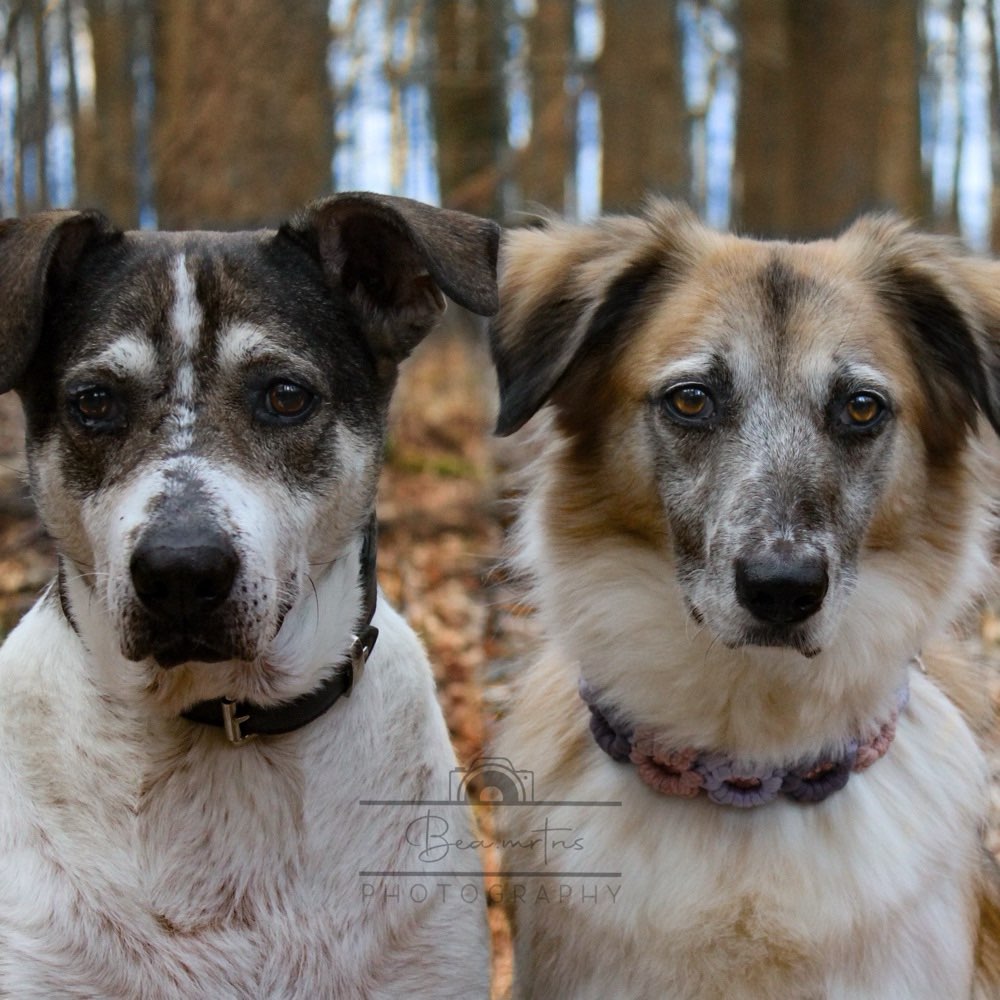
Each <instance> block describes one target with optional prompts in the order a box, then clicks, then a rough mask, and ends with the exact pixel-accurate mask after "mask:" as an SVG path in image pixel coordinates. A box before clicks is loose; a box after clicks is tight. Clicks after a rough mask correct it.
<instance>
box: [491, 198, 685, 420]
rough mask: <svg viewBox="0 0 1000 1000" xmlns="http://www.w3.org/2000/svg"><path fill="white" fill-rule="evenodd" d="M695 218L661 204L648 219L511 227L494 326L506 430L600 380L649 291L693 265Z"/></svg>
mask: <svg viewBox="0 0 1000 1000" xmlns="http://www.w3.org/2000/svg"><path fill="white" fill-rule="evenodd" d="M696 225H697V223H696V222H695V221H694V219H693V217H692V216H691V215H690V213H689V212H687V211H686V210H685V209H684V208H683V207H681V206H678V205H674V204H672V203H670V202H665V201H657V202H653V203H651V204H650V205H649V206H648V208H647V212H646V214H645V215H644V216H643V217H608V218H605V219H601V220H599V221H598V222H596V223H593V224H591V225H586V226H572V225H567V224H564V223H560V222H553V223H551V224H550V225H547V226H545V227H543V228H535V229H519V230H513V231H510V232H508V233H506V234H505V236H504V241H503V246H502V249H501V266H500V271H501V278H500V301H501V308H500V314H499V316H497V318H496V319H495V320H494V322H493V324H492V327H491V329H490V349H491V351H492V354H493V362H494V364H495V365H496V369H497V381H498V383H499V387H500V413H499V416H498V417H497V425H496V433H497V434H499V435H501V436H505V435H507V434H513V433H514V432H515V431H516V430H518V429H520V428H521V427H522V426H523V425H524V424H525V423H526V422H527V421H528V420H530V419H531V417H532V416H533V415H534V414H535V413H536V412H537V411H538V410H539V409H541V408H542V407H543V406H544V405H545V404H546V402H548V401H549V399H550V398H557V397H558V396H559V390H560V387H561V386H562V385H563V384H564V383H565V382H566V381H567V380H569V379H570V378H571V377H575V376H577V375H580V374H581V373H585V372H587V371H590V372H591V374H592V375H593V376H594V377H595V378H598V379H599V378H600V375H601V371H602V370H604V371H606V362H607V361H608V359H609V357H610V352H612V351H613V350H614V349H615V347H616V346H617V345H619V344H620V343H621V342H622V336H623V334H625V333H627V331H628V329H629V328H630V327H631V326H632V324H633V321H634V320H635V319H636V318H637V317H638V316H639V315H640V313H641V310H642V309H643V308H644V306H645V304H646V303H647V302H648V301H649V297H648V296H647V292H649V291H650V290H651V289H656V290H663V289H665V288H666V287H667V284H668V283H669V282H670V281H671V280H673V278H675V277H676V275H677V274H678V273H679V271H680V270H681V269H682V267H683V266H684V265H683V256H684V254H683V251H682V249H681V247H682V246H683V245H686V240H687V234H688V233H689V232H690V231H691V230H692V227H694V226H696Z"/></svg>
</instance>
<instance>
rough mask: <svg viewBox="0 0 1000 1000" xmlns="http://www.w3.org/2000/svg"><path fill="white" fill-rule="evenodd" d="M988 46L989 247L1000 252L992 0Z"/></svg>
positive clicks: (999, 126)
mask: <svg viewBox="0 0 1000 1000" xmlns="http://www.w3.org/2000/svg"><path fill="white" fill-rule="evenodd" d="M986 24H987V28H988V31H987V35H988V41H989V47H990V168H991V174H992V179H991V183H990V247H991V249H992V250H993V252H994V253H998V252H1000V54H998V52H997V42H998V41H1000V39H998V38H997V17H996V10H995V9H994V6H993V0H987V2H986Z"/></svg>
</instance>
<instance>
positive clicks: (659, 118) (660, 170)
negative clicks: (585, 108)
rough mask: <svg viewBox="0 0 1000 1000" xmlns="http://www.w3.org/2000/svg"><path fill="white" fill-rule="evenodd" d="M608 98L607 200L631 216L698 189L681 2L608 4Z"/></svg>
mask: <svg viewBox="0 0 1000 1000" xmlns="http://www.w3.org/2000/svg"><path fill="white" fill-rule="evenodd" d="M603 13H604V51H603V52H602V54H601V56H600V60H599V63H598V80H599V86H600V96H601V131H602V150H603V158H602V176H601V200H602V205H603V208H604V209H605V210H606V211H612V212H616V211H624V210H631V209H634V208H635V207H636V204H637V203H638V202H640V201H641V200H642V198H643V197H644V196H645V195H646V194H647V193H650V192H659V193H662V194H667V195H671V196H674V197H682V198H683V197H686V196H687V195H688V192H689V189H690V177H691V166H690V158H689V152H688V150H689V142H688V133H689V128H688V120H687V111H686V107H685V102H684V75H683V71H682V64H681V44H680V29H679V26H678V21H677V4H676V0H628V2H620V0H605V2H604V4H603Z"/></svg>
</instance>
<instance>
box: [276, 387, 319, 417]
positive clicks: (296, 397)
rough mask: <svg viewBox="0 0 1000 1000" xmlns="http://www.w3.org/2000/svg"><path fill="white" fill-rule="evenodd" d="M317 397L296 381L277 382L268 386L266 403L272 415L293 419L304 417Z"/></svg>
mask: <svg viewBox="0 0 1000 1000" xmlns="http://www.w3.org/2000/svg"><path fill="white" fill-rule="evenodd" d="M315 398H316V397H315V396H314V395H313V393H311V392H310V391H309V390H308V389H306V388H304V387H303V386H301V385H296V384H295V383H294V382H275V383H273V384H272V385H270V386H269V387H268V389H267V391H266V393H265V397H264V403H265V407H266V409H267V412H268V414H269V415H270V416H271V417H277V418H279V419H284V420H292V419H294V418H295V417H304V416H305V415H306V414H307V413H308V412H309V410H310V409H312V405H313V401H314V400H315Z"/></svg>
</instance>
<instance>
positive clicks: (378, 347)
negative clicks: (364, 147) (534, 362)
mask: <svg viewBox="0 0 1000 1000" xmlns="http://www.w3.org/2000/svg"><path fill="white" fill-rule="evenodd" d="M281 231H282V233H283V234H285V235H291V236H293V237H295V238H298V239H300V240H302V241H304V242H305V243H306V244H307V245H308V246H310V248H312V249H313V250H314V251H315V252H317V253H318V255H319V258H320V261H321V262H322V264H323V270H324V272H325V273H326V276H327V280H328V281H329V282H330V283H331V284H333V285H334V286H336V287H338V288H341V289H342V290H343V291H344V292H345V293H346V294H347V296H348V297H349V298H350V299H351V300H352V301H353V302H354V304H355V305H356V306H357V308H358V309H359V310H360V311H361V313H362V316H363V317H364V319H365V321H366V333H367V334H368V336H369V337H370V338H371V339H372V346H373V348H374V349H375V353H376V355H377V356H379V357H380V358H384V359H388V360H389V361H391V362H393V363H398V362H399V361H402V360H403V358H405V357H406V356H407V354H409V353H410V351H411V350H413V348H414V347H415V346H416V345H417V344H418V343H419V341H420V340H421V339H422V338H423V337H424V335H425V334H426V333H427V332H428V331H429V330H430V329H431V327H432V326H433V325H434V323H435V322H436V321H437V320H438V318H439V317H440V315H441V313H442V312H443V311H444V308H445V301H444V296H443V295H442V294H441V293H442V292H444V293H445V294H447V295H449V296H450V297H451V298H452V299H454V300H455V301H456V302H457V303H458V304H459V305H461V306H464V307H465V308H466V309H469V310H470V311H471V312H474V313H478V314H479V315H481V316H492V315H493V313H495V312H496V311H497V308H498V303H497V283H496V264H497V245H498V243H499V239H500V228H499V226H497V225H496V223H494V222H490V221H488V220H486V219H480V218H477V217H476V216H473V215H467V214H466V213H465V212H453V211H450V210H448V209H442V208H435V207H433V206H432V205H425V204H423V203H421V202H418V201H412V200H411V199H409V198H394V197H390V196H388V195H379V194H369V193H367V192H356V193H350V194H338V195H333V196H332V197H329V198H325V199H323V200H321V201H316V202H313V203H312V204H310V205H307V206H306V207H305V208H304V209H303V210H302V211H301V212H299V213H298V214H297V215H295V216H294V217H293V218H291V219H290V220H289V221H288V222H287V223H286V224H285V225H284V226H283V227H282V230H281Z"/></svg>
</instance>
